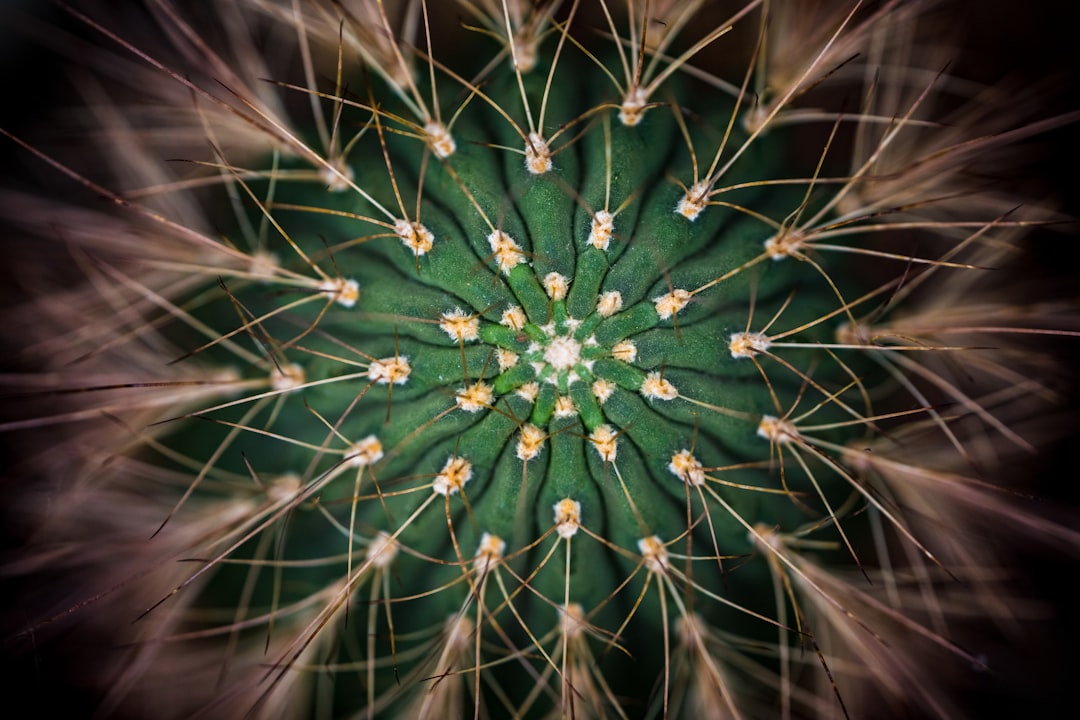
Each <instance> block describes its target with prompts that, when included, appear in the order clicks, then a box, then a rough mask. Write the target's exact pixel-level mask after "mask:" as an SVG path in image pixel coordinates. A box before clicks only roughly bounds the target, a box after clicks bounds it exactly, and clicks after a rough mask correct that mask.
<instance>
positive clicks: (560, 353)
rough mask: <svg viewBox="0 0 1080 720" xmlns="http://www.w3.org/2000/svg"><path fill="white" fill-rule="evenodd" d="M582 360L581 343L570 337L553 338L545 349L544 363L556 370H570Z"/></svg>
mask: <svg viewBox="0 0 1080 720" xmlns="http://www.w3.org/2000/svg"><path fill="white" fill-rule="evenodd" d="M580 360H581V343H579V342H578V341H577V340H575V339H574V338H572V337H570V336H569V335H561V336H559V337H556V338H552V340H551V341H550V342H548V344H547V347H546V348H544V362H546V363H547V364H548V365H550V366H551V367H553V368H555V369H556V370H569V369H570V368H572V367H574V366H575V365H577V364H578V362H579V361H580Z"/></svg>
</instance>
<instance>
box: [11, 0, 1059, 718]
mask: <svg viewBox="0 0 1080 720" xmlns="http://www.w3.org/2000/svg"><path fill="white" fill-rule="evenodd" d="M940 5H941V7H942V9H943V15H942V17H943V20H942V22H943V24H944V26H945V27H947V28H948V32H949V33H950V34H953V35H954V36H955V37H956V38H957V41H958V43H959V44H961V45H962V46H963V47H964V48H965V50H964V52H963V54H961V55H959V56H958V57H957V58H956V60H955V62H954V64H953V65H951V66H950V67H949V72H950V73H954V74H956V75H958V76H960V77H968V78H972V79H976V80H980V81H983V82H987V83H992V82H997V81H1006V82H1017V83H1019V84H1020V86H1029V85H1034V86H1037V87H1039V88H1047V92H1046V94H1045V112H1044V116H1050V115H1053V114H1056V113H1059V112H1065V111H1070V110H1076V109H1080V93H1078V92H1077V87H1078V80H1080V37H1078V35H1077V32H1078V28H1080V3H1076V2H1070V1H1067V0H1059V1H1053V0H1041V1H1040V0H1030V1H1028V2H1022V1H1021V2H1016V1H994V0H990V1H987V0H952V1H949V0H946V1H945V2H942V3H940ZM16 6H17V7H20V8H22V9H23V10H26V9H30V10H31V11H32V12H33V13H34V14H36V15H37V16H38V17H39V18H45V19H48V20H49V21H51V22H56V23H59V24H61V25H64V26H68V27H73V26H74V24H73V23H72V22H71V21H70V19H69V18H67V16H66V15H65V14H64V13H63V12H62V11H61V10H59V9H57V8H56V7H55V6H53V5H51V4H49V3H45V2H41V1H38V2H33V1H24V2H14V1H13V0H0V127H2V128H4V129H6V130H8V131H10V132H12V133H14V134H16V135H20V136H25V135H32V134H33V132H34V130H35V128H36V126H38V125H39V124H41V123H42V122H43V121H44V120H45V119H46V118H48V117H49V115H50V114H51V113H52V112H54V111H55V109H56V108H58V107H62V106H63V105H65V104H68V103H70V102H71V101H72V100H74V99H75V98H74V96H73V94H72V91H71V88H70V87H69V86H68V84H67V80H66V75H65V70H64V68H63V66H62V64H61V63H58V62H57V61H56V59H55V56H54V55H53V54H52V53H51V52H49V51H47V50H44V49H42V48H41V47H40V46H39V45H38V44H37V43H36V42H35V40H34V38H33V37H30V36H28V35H27V34H26V32H25V30H26V28H25V27H20V26H19V24H18V23H13V22H11V21H10V18H9V17H7V16H6V13H7V12H8V11H9V10H10V9H11V8H12V7H16ZM30 34H31V35H32V34H33V29H32V28H31V33H30ZM721 42H722V41H721ZM1078 125H1080V124H1073V125H1071V126H1068V127H1064V128H1061V129H1058V130H1055V131H1052V132H1049V133H1047V134H1045V135H1043V136H1041V137H1039V138H1035V139H1033V140H1032V141H1029V142H1025V143H1024V144H1023V146H1022V147H1023V154H1024V157H1025V163H1026V165H1025V168H1026V169H1025V173H1024V174H1023V178H1022V182H1023V183H1024V185H1025V187H1026V188H1027V189H1029V190H1031V191H1032V192H1033V193H1034V194H1035V195H1036V196H1041V195H1043V194H1052V195H1053V196H1054V197H1056V199H1057V202H1058V203H1059V205H1060V206H1061V207H1062V208H1063V209H1064V210H1065V211H1066V212H1067V213H1068V214H1070V215H1071V216H1073V217H1080V173H1078V167H1080V151H1078V150H1077V149H1076V148H1077V147H1078V145H1080V127H1078ZM42 170H43V168H42V166H41V163H40V162H39V161H37V160H35V159H33V158H32V157H31V156H30V155H29V154H28V153H26V152H25V151H23V150H21V149H19V148H17V147H16V146H15V145H14V143H12V142H11V141H9V140H7V139H6V138H0V184H4V185H10V184H16V185H17V184H20V183H22V182H24V181H25V179H26V178H28V177H43V174H42ZM2 222H3V221H2V219H0V223H2ZM1077 229H1078V228H1077V227H1073V226H1063V227H1058V228H1054V229H1053V230H1042V231H1037V232H1036V233H1034V238H1033V240H1032V243H1031V248H1030V254H1029V256H1028V258H1027V259H1026V261H1025V263H1026V267H1025V268H1024V271H1023V273H1022V274H1023V275H1025V276H1026V277H1030V278H1032V279H1033V281H1034V282H1033V286H1032V288H1031V289H1030V292H1031V294H1032V297H1037V296H1040V295H1044V296H1046V297H1073V298H1075V297H1077V296H1078V294H1080V292H1078V291H1080V270H1078V269H1077V268H1076V266H1075V265H1074V262H1075V260H1074V258H1075V257H1076V256H1077V254H1074V252H1073V248H1075V247H1076V246H1077V240H1078V236H1077ZM9 242H10V241H9V239H8V238H7V233H6V232H5V228H4V227H3V226H2V225H0V266H3V265H5V264H6V261H7V259H8V258H7V256H8V251H9V249H10V245H9V244H8V243H9ZM13 301H14V297H13V296H12V287H11V283H10V276H9V274H8V272H5V271H0V305H7V304H8V303H10V302H13ZM1078 324H1080V323H1078ZM2 342H3V340H0V343H2ZM1054 344H1055V345H1057V346H1058V349H1059V350H1060V352H1061V354H1062V356H1063V357H1064V358H1065V359H1066V362H1067V363H1068V364H1069V366H1070V367H1071V368H1072V369H1073V372H1074V374H1075V375H1076V376H1078V377H1080V339H1077V338H1074V339H1070V340H1064V341H1061V342H1056V343H1054ZM12 350H13V348H12V347H10V346H5V345H3V344H0V372H7V371H10V370H11V369H13V368H12V367H11V366H10V358H11V357H12ZM1066 392H1069V393H1070V397H1071V398H1072V406H1073V408H1076V407H1077V406H1078V405H1080V402H1078V401H1080V393H1078V391H1077V388H1075V387H1073V388H1067V389H1066ZM10 402H11V400H10V399H8V398H3V397H0V405H8V404H9V403H10ZM12 411H13V412H15V413H17V412H18V408H17V406H14V407H13V406H11V405H8V407H7V409H6V410H3V409H0V418H2V417H4V416H5V415H6V413H7V412H12ZM11 440H12V438H11V436H3V435H0V481H2V482H3V484H2V485H0V503H2V504H0V692H2V693H3V696H4V698H5V700H6V701H7V702H5V703H4V704H5V705H7V704H8V703H11V702H12V701H13V699H14V698H19V697H23V698H28V699H29V702H30V703H32V704H33V707H34V710H33V712H34V715H36V716H48V715H54V716H67V717H82V716H85V715H87V714H88V712H87V711H88V709H89V708H92V707H93V705H92V698H90V696H89V695H85V696H83V695H81V694H80V692H79V691H78V690H77V689H76V688H75V687H73V686H71V685H70V684H67V683H64V682H63V680H62V679H59V678H58V677H57V673H59V672H62V663H63V657H64V655H65V653H59V654H58V655H56V656H54V655H52V654H50V653H47V652H34V653H31V654H30V655H29V656H28V655H25V654H20V655H18V656H17V657H15V658H14V659H12V658H10V657H9V656H10V655H11V652H10V650H11V643H10V641H9V638H8V635H9V633H10V632H11V628H12V625H13V624H15V625H18V623H19V621H18V619H17V618H9V617H8V613H6V612H4V610H5V608H6V606H7V605H8V603H9V602H10V600H11V598H12V597H13V594H14V593H18V592H20V590H19V588H18V587H17V586H15V585H13V584H12V583H11V582H10V581H9V580H7V579H6V578H4V576H3V573H2V566H3V562H4V558H5V556H10V555H9V554H10V553H12V552H15V553H17V548H18V546H19V544H20V542H21V540H22V532H23V529H21V528H18V527H16V526H14V525H13V524H11V523H10V522H9V520H10V516H8V515H7V514H6V512H5V510H6V508H7V503H6V501H7V499H8V498H9V497H11V493H12V491H13V490H14V491H17V485H18V483H19V480H20V478H18V477H11V476H10V475H11V473H10V472H7V471H6V470H5V469H6V468H8V467H10V464H11V463H12V461H13V458H14V450H15V448H12V447H10V446H9V444H10V443H11ZM1078 441H1080V431H1078V428H1076V427H1073V428H1067V429H1066V431H1065V432H1064V433H1063V437H1062V438H1061V439H1060V440H1059V441H1057V442H1056V443H1055V444H1054V445H1053V446H1052V447H1051V448H1050V449H1049V452H1046V453H1045V454H1043V455H1042V456H1040V457H1039V458H1038V459H1037V460H1033V461H1031V462H1027V463H1024V464H1022V465H1020V466H1018V467H1013V468H1007V469H1006V470H1007V471H1008V472H1013V473H1016V475H1017V477H1018V479H1020V480H1021V484H1025V485H1032V486H1033V487H1034V488H1035V489H1036V490H1037V493H1038V495H1039V497H1040V501H1039V502H1038V503H1037V504H1036V508H1037V509H1039V510H1044V511H1046V512H1047V513H1048V514H1050V515H1051V516H1057V517H1059V518H1061V519H1062V520H1063V521H1064V522H1066V523H1072V524H1073V525H1074V526H1075V525H1076V520H1075V518H1076V517H1077V515H1076V514H1074V513H1073V512H1072V511H1074V510H1077V509H1080V471H1078V469H1077V453H1078V452H1080V444H1078ZM1008 533H1009V529H1008V528H1002V534H1003V535H1008ZM1015 552H1016V554H1017V558H1018V560H1019V562H1018V565H1019V567H1020V568H1021V571H1022V573H1023V576H1022V577H1021V583H1022V584H1023V585H1024V586H1026V587H1028V588H1029V589H1030V591H1031V594H1032V595H1034V596H1036V597H1040V598H1043V599H1044V600H1045V601H1047V602H1048V603H1049V605H1050V607H1052V608H1053V609H1054V610H1055V612H1054V613H1053V614H1052V615H1051V616H1048V618H1047V619H1046V620H1044V621H1040V622H1032V623H1031V626H1030V628H1029V629H1030V636H1031V638H1032V639H1033V642H1032V643H1031V645H1030V646H1029V647H1025V648H1024V649H1022V650H1019V649H1018V651H1017V652H1010V648H1009V647H1008V646H1007V645H1006V646H1002V647H1000V648H998V649H999V651H1000V654H998V653H996V654H995V662H994V667H995V672H996V675H993V676H987V677H986V678H985V682H979V683H977V684H976V686H975V687H973V688H972V691H971V696H970V703H969V708H970V710H971V715H972V716H973V717H982V716H986V717H989V716H996V717H1013V716H1015V717H1025V718H1057V717H1069V716H1077V714H1078V712H1080V711H1078V709H1077V708H1078V705H1080V702H1078V699H1080V697H1078V696H1080V693H1078V692H1076V691H1074V689H1073V687H1074V686H1075V685H1076V684H1077V682H1078V681H1077V678H1078V677H1080V674H1078V673H1080V614H1078V613H1077V608H1078V607H1080V601H1078V597H1077V595H1076V591H1075V590H1074V589H1073V583H1074V581H1075V578H1076V577H1077V575H1078V570H1080V562H1078V559H1077V557H1076V556H1075V554H1070V552H1069V551H1066V550H1065V549H1062V550H1054V549H1051V548H1046V547H1045V546H1033V547H1017V548H1015ZM1072 552H1073V553H1075V549H1073V551H1072ZM996 641H997V639H993V640H991V641H990V646H991V647H992V646H993V643H994V642H996ZM1002 642H1003V641H1002ZM76 657H78V656H76ZM68 660H72V658H68ZM78 661H80V662H84V661H88V662H92V656H91V657H82V658H80V659H78ZM58 683H59V686H58ZM88 702H89V703H90V704H89V705H87V703H88ZM0 707H3V705H0ZM9 709H10V705H9Z"/></svg>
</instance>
